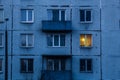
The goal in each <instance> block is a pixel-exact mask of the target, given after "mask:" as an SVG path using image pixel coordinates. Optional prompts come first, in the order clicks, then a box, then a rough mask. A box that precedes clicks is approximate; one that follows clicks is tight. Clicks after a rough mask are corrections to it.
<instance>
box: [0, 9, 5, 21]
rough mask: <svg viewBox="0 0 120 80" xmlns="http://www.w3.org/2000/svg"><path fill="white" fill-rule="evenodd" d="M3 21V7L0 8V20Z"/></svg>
mask: <svg viewBox="0 0 120 80" xmlns="http://www.w3.org/2000/svg"><path fill="white" fill-rule="evenodd" d="M3 21H4V11H3V9H0V22H3Z"/></svg>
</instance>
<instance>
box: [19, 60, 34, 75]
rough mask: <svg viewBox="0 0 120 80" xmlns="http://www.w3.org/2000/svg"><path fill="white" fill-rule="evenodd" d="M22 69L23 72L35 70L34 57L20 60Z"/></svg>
mask: <svg viewBox="0 0 120 80" xmlns="http://www.w3.org/2000/svg"><path fill="white" fill-rule="evenodd" d="M20 68H21V69H20V70H21V72H23V73H32V72H33V59H21V60H20Z"/></svg>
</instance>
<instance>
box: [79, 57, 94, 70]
mask: <svg viewBox="0 0 120 80" xmlns="http://www.w3.org/2000/svg"><path fill="white" fill-rule="evenodd" d="M80 71H81V72H91V71H92V59H80Z"/></svg>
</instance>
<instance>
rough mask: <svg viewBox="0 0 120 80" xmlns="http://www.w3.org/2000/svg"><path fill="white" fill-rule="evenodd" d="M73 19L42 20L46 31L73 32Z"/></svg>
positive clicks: (43, 28)
mask: <svg viewBox="0 0 120 80" xmlns="http://www.w3.org/2000/svg"><path fill="white" fill-rule="evenodd" d="M71 26H72V24H71V21H42V31H44V32H51V31H52V32H53V31H54V32H58V31H59V32H71V30H72V28H71Z"/></svg>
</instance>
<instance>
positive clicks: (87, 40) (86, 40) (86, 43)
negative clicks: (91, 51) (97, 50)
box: [80, 34, 92, 47]
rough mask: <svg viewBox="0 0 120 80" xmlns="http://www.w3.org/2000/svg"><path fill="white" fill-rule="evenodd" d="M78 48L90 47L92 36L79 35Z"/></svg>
mask: <svg viewBox="0 0 120 80" xmlns="http://www.w3.org/2000/svg"><path fill="white" fill-rule="evenodd" d="M80 46H81V47H91V46H92V35H91V34H81V35H80Z"/></svg>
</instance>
